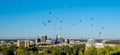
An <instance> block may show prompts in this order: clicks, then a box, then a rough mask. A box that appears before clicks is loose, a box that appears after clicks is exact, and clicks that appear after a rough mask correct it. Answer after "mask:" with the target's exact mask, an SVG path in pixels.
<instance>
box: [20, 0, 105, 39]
mask: <svg viewBox="0 0 120 55" xmlns="http://www.w3.org/2000/svg"><path fill="white" fill-rule="evenodd" d="M18 7H22V1H20V0H19V1H18ZM64 8H68V6H67V5H66V3H65V5H64ZM48 14H49V15H52V14H53V12H52V11H49V12H48ZM89 20H90V21H93V20H94V19H93V18H90V19H89ZM53 21H57V22H58V23H63V20H62V19H60V18H56V19H55V20H52V19H49V20H47V21H42V24H43V25H44V26H47V25H49V24H50V23H52V22H53ZM79 22H80V23H81V22H83V21H82V20H81V19H80V20H79ZM53 25H54V26H55V25H56V23H53ZM71 25H73V26H75V25H76V23H75V22H74V23H72V24H71ZM93 26H94V25H93V23H91V24H90V27H93ZM54 29H55V30H57V29H58V30H62V28H61V27H56V26H55V27H54ZM102 29H104V27H102ZM101 34H102V32H101V31H100V32H98V37H100V35H101ZM81 38H83V36H81Z"/></svg>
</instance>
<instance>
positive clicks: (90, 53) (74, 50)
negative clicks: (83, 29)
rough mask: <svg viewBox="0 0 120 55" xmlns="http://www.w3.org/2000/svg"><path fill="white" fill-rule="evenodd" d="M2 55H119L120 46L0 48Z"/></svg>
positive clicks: (13, 46)
mask: <svg viewBox="0 0 120 55" xmlns="http://www.w3.org/2000/svg"><path fill="white" fill-rule="evenodd" d="M0 52H2V53H3V55H14V54H16V55H120V46H115V47H110V46H105V47H104V48H95V47H94V46H91V47H89V48H87V49H85V45H74V46H72V47H70V46H51V47H36V46H31V47H23V46H20V47H16V46H15V45H12V46H9V47H8V46H0Z"/></svg>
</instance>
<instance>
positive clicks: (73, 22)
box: [0, 0, 120, 39]
mask: <svg viewBox="0 0 120 55" xmlns="http://www.w3.org/2000/svg"><path fill="white" fill-rule="evenodd" d="M119 14H120V1H119V0H98V1H96V0H85V1H84V0H74V1H73V0H60V1H57V0H44V1H43V0H34V1H33V0H25V1H24V0H12V1H10V0H1V1H0V38H35V37H37V36H38V35H39V36H44V35H47V36H48V37H50V38H55V37H56V35H61V36H64V37H65V38H68V37H72V38H81V37H82V38H100V39H104V38H107V39H109V38H110V39H120V29H119V28H120V26H119V24H120V22H119V20H120V15H119Z"/></svg>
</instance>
